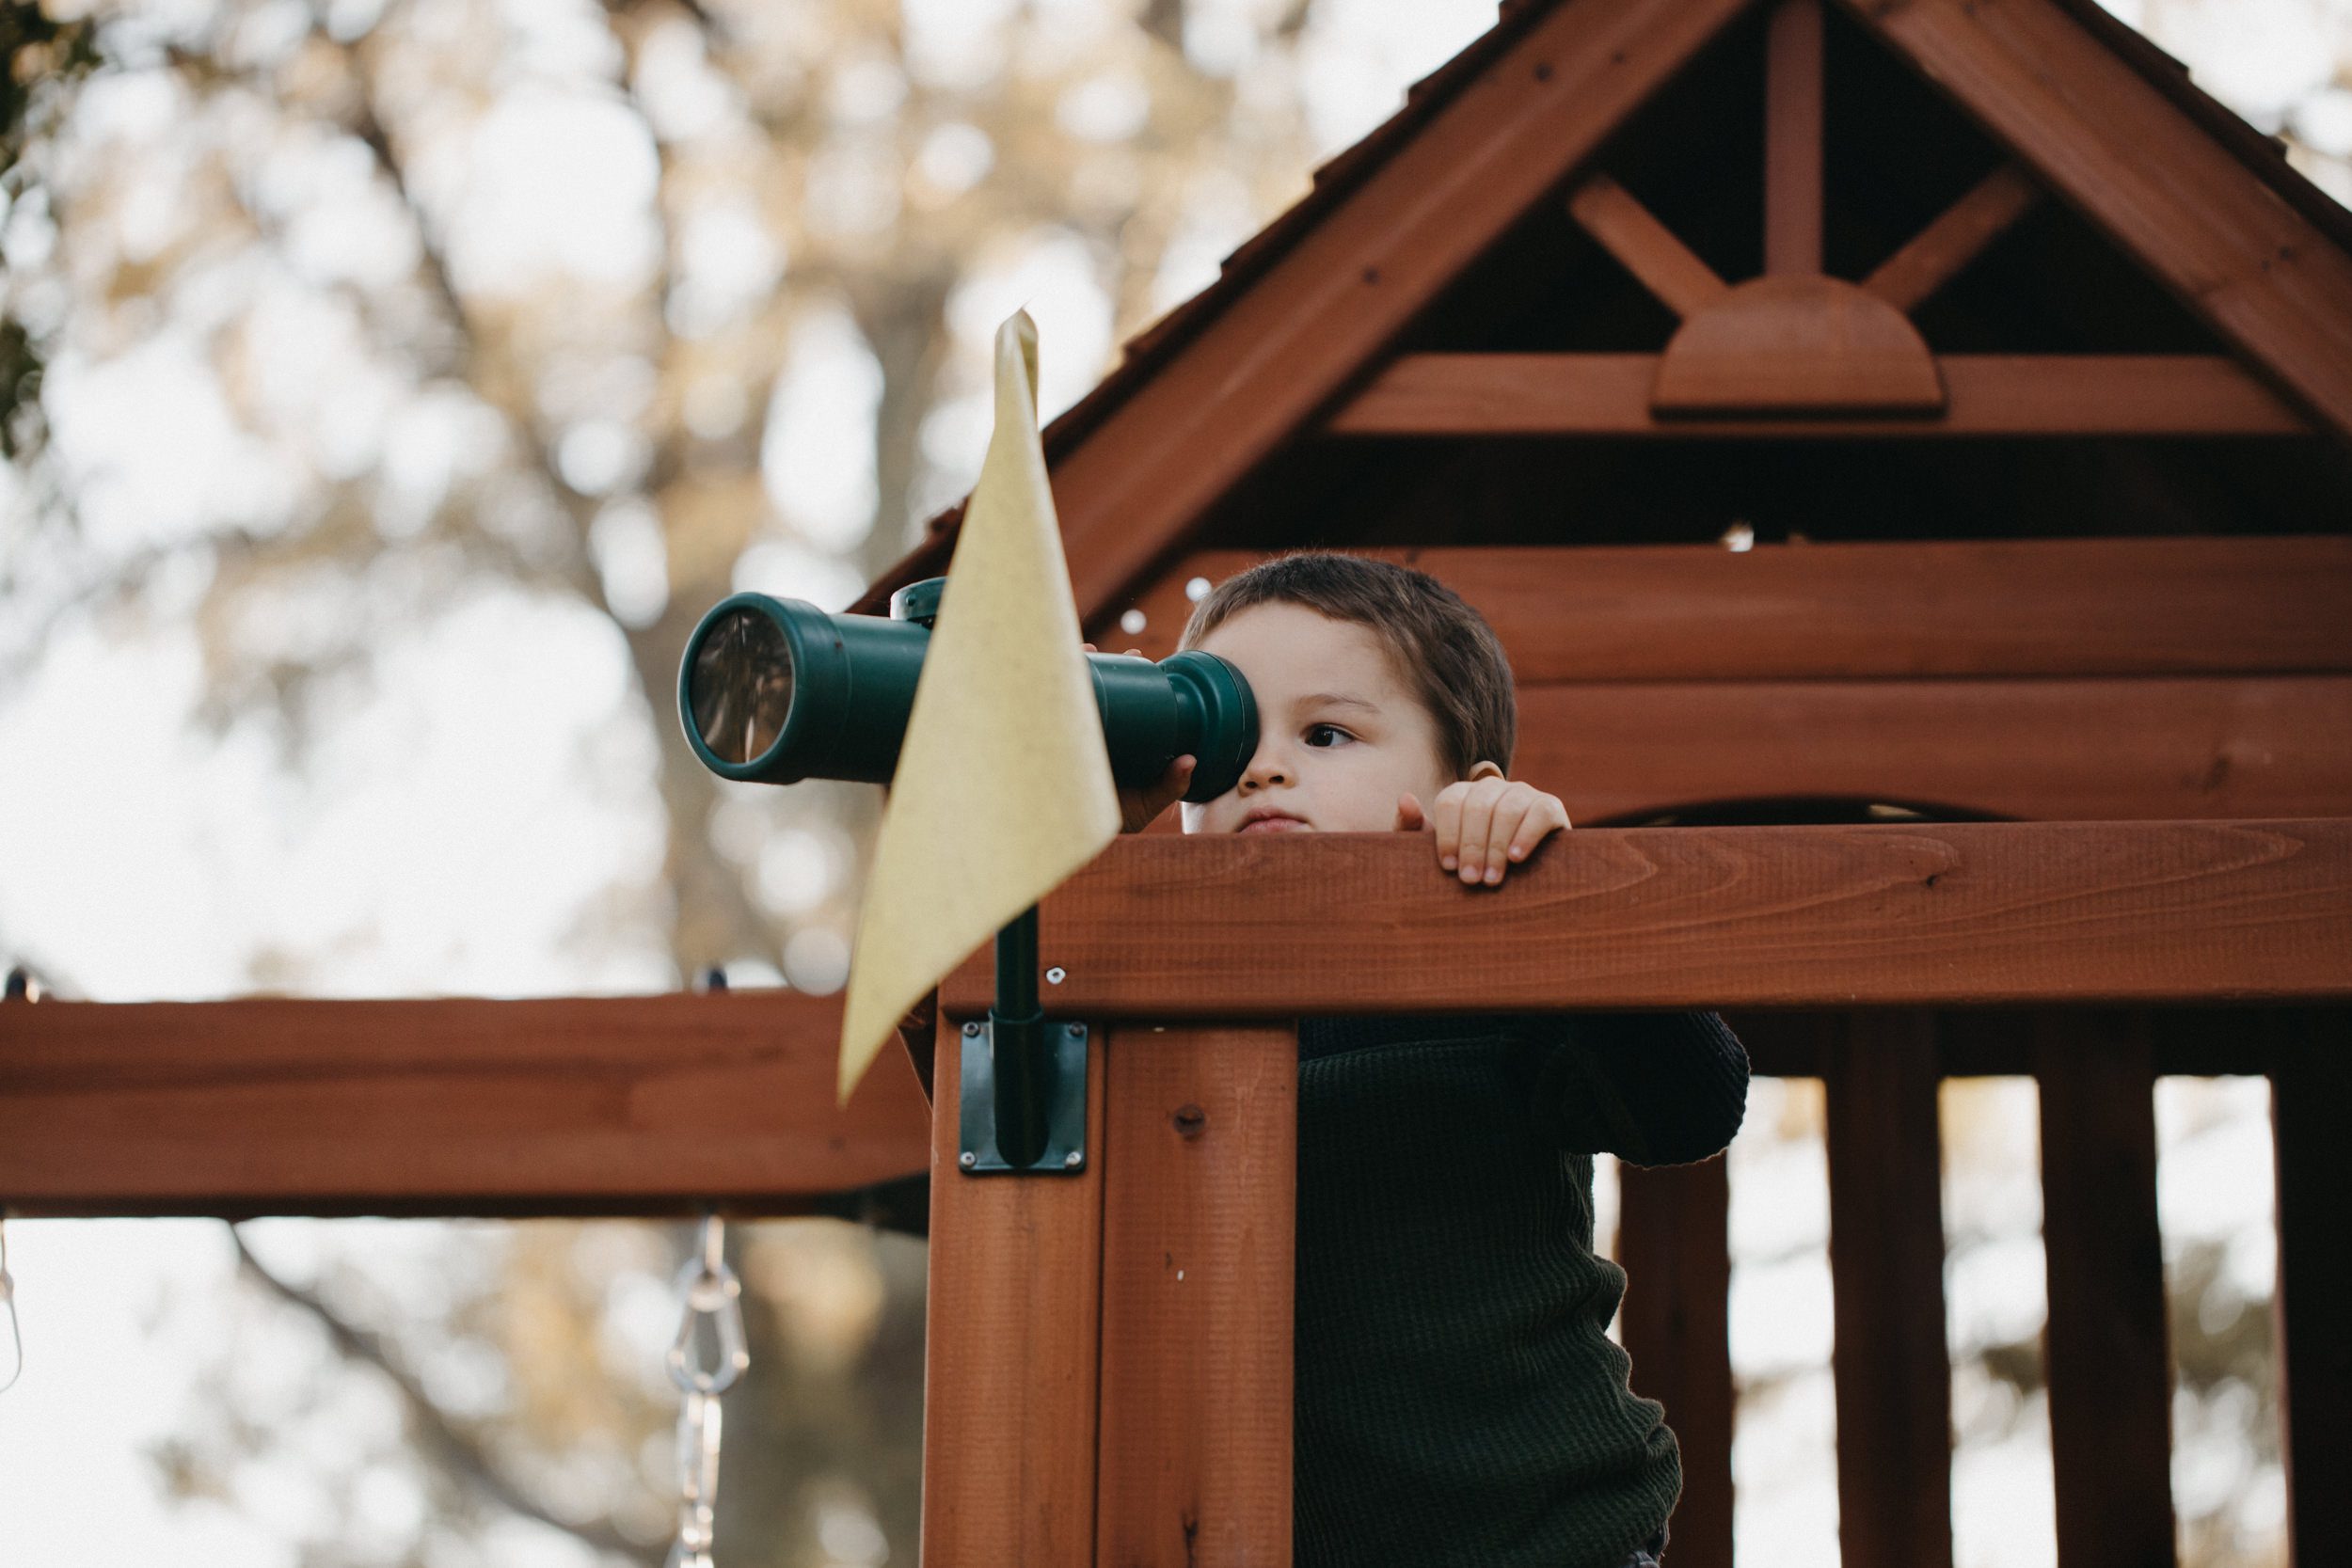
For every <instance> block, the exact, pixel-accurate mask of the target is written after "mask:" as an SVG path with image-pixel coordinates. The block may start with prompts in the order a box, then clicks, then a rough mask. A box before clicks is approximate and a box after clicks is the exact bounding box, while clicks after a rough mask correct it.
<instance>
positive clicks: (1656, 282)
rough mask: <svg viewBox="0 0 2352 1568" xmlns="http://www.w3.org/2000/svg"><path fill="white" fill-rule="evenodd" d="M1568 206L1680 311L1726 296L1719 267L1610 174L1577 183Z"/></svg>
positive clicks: (1589, 230)
mask: <svg viewBox="0 0 2352 1568" xmlns="http://www.w3.org/2000/svg"><path fill="white" fill-rule="evenodd" d="M1568 212H1569V213H1570V214H1572V215H1574V217H1575V218H1576V221H1577V222H1578V223H1579V224H1581V226H1582V227H1583V229H1584V231H1585V232H1586V233H1588V234H1590V235H1592V237H1593V238H1594V239H1596V240H1597V241H1599V242H1600V245H1601V248H1602V249H1604V250H1606V251H1608V252H1609V254H1610V255H1612V256H1613V257H1615V258H1616V259H1617V260H1618V261H1619V262H1621V263H1622V264H1623V265H1624V267H1625V269H1626V271H1628V272H1629V273H1631V274H1632V275H1633V276H1634V277H1637V278H1639V279H1640V280H1641V283H1642V287H1644V288H1645V289H1647V290H1648V291H1649V292H1650V293H1653V294H1655V295H1657V296H1658V300H1659V303H1661V304H1662V305H1663V306H1665V307H1666V309H1669V310H1672V311H1673V312H1674V313H1675V314H1676V315H1677V316H1691V315H1695V314H1696V313H1697V312H1699V311H1701V310H1703V309H1706V308H1707V307H1708V306H1709V305H1712V304H1713V303H1714V302H1715V301H1716V300H1718V299H1721V298H1722V297H1723V295H1724V280H1723V279H1722V278H1720V277H1716V276H1715V270H1714V269H1713V268H1712V267H1710V266H1708V264H1707V263H1706V262H1705V261H1700V260H1699V259H1698V258H1697V257H1696V256H1694V255H1692V253H1691V247H1690V246H1688V245H1684V244H1683V243H1682V242H1681V241H1680V240H1678V239H1677V238H1676V237H1675V234H1674V231H1673V230H1670V229H1668V228H1667V227H1666V226H1665V225H1664V224H1662V223H1661V222H1659V221H1658V219H1657V218H1656V217H1654V216H1653V215H1651V213H1650V210H1649V209H1648V208H1646V207H1645V206H1643V205H1642V204H1641V202H1639V201H1638V200H1636V199H1635V198H1634V197H1633V195H1632V193H1631V192H1629V191H1628V190H1627V189H1626V188H1625V187H1624V186H1623V185H1620V184H1618V183H1617V182H1615V181H1614V180H1612V179H1611V178H1609V176H1607V175H1605V174H1596V175H1594V176H1593V177H1592V178H1591V179H1590V180H1587V181H1585V182H1584V183H1583V184H1581V185H1580V186H1578V187H1577V191H1576V194H1575V195H1574V196H1572V197H1570V198H1568Z"/></svg>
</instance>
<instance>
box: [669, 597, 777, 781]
mask: <svg viewBox="0 0 2352 1568" xmlns="http://www.w3.org/2000/svg"><path fill="white" fill-rule="evenodd" d="M687 701H688V704H689V705H691V707H692V709H693V712H694V731H695V733H696V734H698V735H700V736H702V739H703V744H704V745H706V746H707V747H709V748H710V752H711V755H713V756H715V757H717V758H718V759H719V760H720V761H722V762H725V763H730V764H733V765H735V766H737V767H740V766H742V765H743V764H745V763H748V762H751V761H753V760H755V759H756V758H757V757H759V756H760V755H761V754H763V753H764V752H767V750H768V749H769V748H770V747H771V746H773V745H774V744H775V743H776V736H779V735H781V734H783V733H784V721H785V716H786V715H787V714H788V713H790V712H791V711H792V650H791V647H790V646H789V645H788V644H787V642H786V641H785V640H784V631H783V629H782V628H781V627H779V626H777V625H776V624H775V622H773V621H771V620H770V619H769V618H768V617H767V616H765V615H761V614H759V613H757V612H756V611H755V610H730V611H729V612H728V613H727V614H725V615H723V616H722V617H721V618H720V620H719V622H718V624H717V625H716V626H712V627H711V628H710V630H709V631H708V632H707V633H706V634H705V636H704V637H703V640H702V646H701V647H699V648H697V649H696V650H695V651H694V673H693V677H692V679H691V681H689V682H688V686H687Z"/></svg>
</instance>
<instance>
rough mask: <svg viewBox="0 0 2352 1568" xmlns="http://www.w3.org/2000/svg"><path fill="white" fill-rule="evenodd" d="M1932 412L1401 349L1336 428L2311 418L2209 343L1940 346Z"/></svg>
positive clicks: (1588, 359)
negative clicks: (1844, 407)
mask: <svg viewBox="0 0 2352 1568" xmlns="http://www.w3.org/2000/svg"><path fill="white" fill-rule="evenodd" d="M1936 365H1937V367H1938V368H1939V369H1940V370H1941V371H1942V372H1943V376H1944V390H1945V396H1946V402H1945V405H1944V410H1943V412H1942V413H1941V414H1940V415H1922V416H1913V415H1903V416H1899V417H1898V416H1871V417H1855V416H1828V417H1811V416H1806V417H1784V418H1767V417H1757V416H1747V415H1742V416H1736V417H1724V418H1712V417H1710V418H1706V419H1698V418H1661V417H1659V416H1658V415H1657V414H1655V413H1653V412H1652V411H1651V407H1650V396H1651V392H1652V389H1653V388H1654V387H1655V384H1656V382H1657V379H1658V359H1657V356H1653V355H1646V354H1408V355H1404V356H1399V357H1398V358H1397V359H1396V360H1394V361H1393V362H1392V363H1391V364H1390V365H1389V367H1388V368H1387V369H1385V370H1383V371H1382V372H1380V373H1379V374H1378V375H1377V376H1375V377H1374V378H1373V379H1372V381H1371V382H1370V383H1368V384H1367V385H1366V386H1365V388H1363V390H1361V391H1360V392H1358V393H1357V394H1356V395H1355V396H1354V397H1353V398H1352V399H1350V400H1349V401H1348V402H1347V403H1346V404H1343V405H1342V406H1341V407H1340V408H1339V409H1338V410H1336V411H1335V412H1334V413H1333V414H1332V415H1331V417H1330V420H1328V422H1327V424H1326V425H1325V427H1324V428H1325V430H1326V431H1327V433H1329V434H1330V435H1333V436H1673V437H1677V438H1681V439H1690V438H1694V437H1724V436H1737V437H1740V438H1742V439H1746V438H1752V437H1756V436H1774V437H1782V438H1788V437H1813V438H1825V437H1836V438H1839V439H1851V438H1853V437H1856V436H1888V437H1895V438H1900V439H1905V440H1909V439H1915V438H1918V437H1922V436H2299V435H2308V434H2310V432H2311V429H2312V426H2311V424H2310V423H2309V421H2307V420H2304V419H2303V417H2302V416H2301V415H2300V414H2298V413H2296V411H2295V410H2294V409H2293V408H2292V407H2290V406H2289V405H2288V404H2286V403H2285V402H2284V401H2283V400H2282V399H2280V397H2279V396H2278V394H2276V393H2275V392H2273V391H2271V390H2270V389H2269V388H2267V387H2265V386H2264V385H2263V383H2262V382H2260V381H2258V380H2256V379H2255V378H2254V377H2253V376H2251V375H2249V374H2248V373H2247V372H2245V371H2244V370H2243V369H2241V368H2240V367H2239V366H2238V364H2237V362H2236V361H2234V360H2232V359H2228V358H2224V357H2222V356H2217V355H2158V354H2136V355H2006V354H1947V355H1944V356H1940V357H1938V358H1937V360H1936Z"/></svg>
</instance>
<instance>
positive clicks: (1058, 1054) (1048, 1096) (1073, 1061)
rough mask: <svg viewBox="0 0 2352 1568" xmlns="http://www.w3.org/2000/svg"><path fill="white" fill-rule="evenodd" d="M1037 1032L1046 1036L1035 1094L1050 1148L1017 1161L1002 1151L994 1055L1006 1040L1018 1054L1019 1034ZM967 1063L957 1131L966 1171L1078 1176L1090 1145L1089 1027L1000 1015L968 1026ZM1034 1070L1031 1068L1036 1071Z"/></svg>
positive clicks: (958, 1158) (963, 1061) (962, 1057)
mask: <svg viewBox="0 0 2352 1568" xmlns="http://www.w3.org/2000/svg"><path fill="white" fill-rule="evenodd" d="M1030 1031H1034V1032H1035V1034H1036V1035H1038V1036H1041V1038H1040V1039H1039V1040H1038V1042H1037V1044H1038V1047H1040V1048H1041V1049H1038V1050H1037V1051H1036V1052H1035V1053H1034V1056H1033V1058H1032V1059H1033V1060H1034V1061H1035V1062H1036V1063H1037V1065H1038V1066H1040V1067H1042V1068H1043V1069H1044V1071H1043V1072H1042V1073H1041V1074H1039V1076H1041V1077H1042V1078H1043V1080H1044V1082H1043V1083H1042V1084H1041V1085H1038V1087H1039V1089H1040V1090H1041V1091H1042V1092H1041V1093H1040V1095H1039V1096H1038V1098H1039V1099H1040V1100H1041V1101H1042V1102H1043V1108H1044V1112H1045V1146H1044V1148H1043V1150H1042V1151H1041V1153H1040V1154H1039V1155H1038V1158H1037V1160H1036V1162H1035V1163H1034V1164H1024V1165H1016V1164H1011V1163H1010V1162H1009V1161H1008V1160H1007V1159H1006V1158H1005V1156H1004V1154H1003V1153H1002V1152H1001V1150H1000V1148H999V1147H998V1142H997V1135H996V1129H997V1122H998V1105H997V1088H998V1083H999V1075H998V1073H997V1070H996V1053H997V1050H998V1047H999V1042H1000V1041H1001V1042H1002V1044H1003V1046H1004V1047H1005V1048H1006V1049H1007V1050H1009V1051H1016V1052H1017V1051H1020V1050H1021V1049H1022V1045H1021V1043H1020V1041H1019V1040H1018V1038H1017V1037H1019V1036H1021V1035H1023V1034H1025V1033H1028V1032H1030ZM957 1055H958V1058H959V1059H960V1060H961V1064H962V1069H961V1074H960V1076H959V1080H958V1082H959V1084H960V1085H961V1087H960V1090H959V1094H958V1100H957V1103H958V1112H959V1122H960V1125H959V1129H958V1137H957V1156H956V1164H958V1165H959V1166H960V1167H961V1170H962V1173H963V1174H964V1175H966V1176H989V1175H1015V1176H1075V1175H1077V1174H1078V1173H1079V1172H1080V1171H1083V1170H1084V1169H1086V1147H1087V1026H1086V1025H1085V1024H1083V1023H1065V1022H1058V1021H1056V1020H1039V1021H1029V1022H1027V1028H1026V1029H1024V1028H1023V1026H1022V1025H1021V1024H1017V1023H1016V1024H1010V1025H1007V1024H1004V1023H1002V1022H1000V1021H998V1020H995V1019H989V1020H985V1021H982V1022H972V1023H967V1024H965V1025H964V1026H963V1041H962V1049H961V1051H959V1052H958V1053H957ZM1033 1070H1034V1069H1033Z"/></svg>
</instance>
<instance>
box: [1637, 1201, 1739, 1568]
mask: <svg viewBox="0 0 2352 1568" xmlns="http://www.w3.org/2000/svg"><path fill="white" fill-rule="evenodd" d="M1619 1171H1620V1175H1619V1178H1618V1181H1619V1188H1618V1190H1619V1198H1618V1210H1617V1260H1618V1262H1620V1263H1622V1264H1623V1265H1624V1266H1625V1271H1626V1275H1627V1280H1628V1283H1627V1286H1626V1297H1625V1307H1624V1309H1623V1312H1622V1314H1621V1316H1620V1318H1619V1329H1620V1332H1621V1333H1622V1334H1623V1335H1624V1337H1625V1348H1626V1350H1627V1352H1628V1353H1629V1354H1631V1355H1632V1357H1633V1390H1634V1392H1635V1393H1637V1394H1640V1395H1641V1396H1643V1397H1644V1398H1645V1399H1653V1400H1657V1401H1659V1402H1661V1403H1662V1404H1663V1405H1665V1407H1666V1424H1667V1425H1668V1426H1670V1427H1672V1428H1673V1429H1674V1433H1675V1439H1676V1441H1677V1443H1679V1444H1680V1445H1681V1449H1682V1500H1681V1501H1680V1502H1678V1503H1677V1504H1676V1505H1675V1513H1674V1527H1673V1528H1674V1554H1673V1555H1674V1563H1675V1568H1731V1502H1732V1499H1731V1422H1732V1382H1731V1313H1730V1296H1731V1249H1730V1245H1729V1242H1728V1239H1727V1231H1728V1222H1729V1212H1730V1198H1731V1184H1730V1182H1729V1180H1727V1177H1726V1173H1725V1169H1724V1162H1723V1161H1722V1160H1720V1159H1717V1160H1709V1161H1708V1162H1707V1163H1706V1164H1698V1165H1668V1166H1662V1167H1659V1168H1656V1169H1649V1170H1644V1169H1642V1168H1640V1167H1638V1166H1633V1165H1622V1166H1620V1167H1619Z"/></svg>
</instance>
